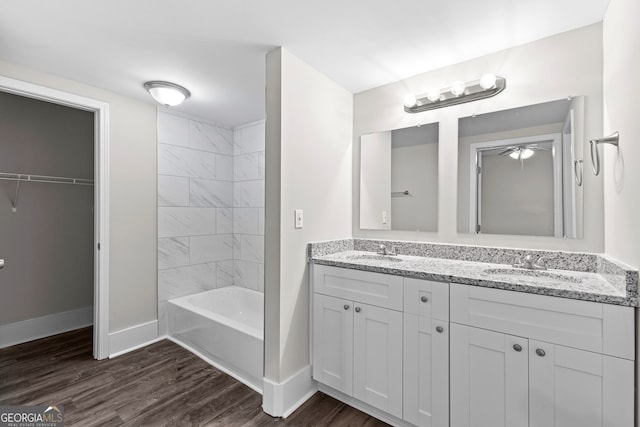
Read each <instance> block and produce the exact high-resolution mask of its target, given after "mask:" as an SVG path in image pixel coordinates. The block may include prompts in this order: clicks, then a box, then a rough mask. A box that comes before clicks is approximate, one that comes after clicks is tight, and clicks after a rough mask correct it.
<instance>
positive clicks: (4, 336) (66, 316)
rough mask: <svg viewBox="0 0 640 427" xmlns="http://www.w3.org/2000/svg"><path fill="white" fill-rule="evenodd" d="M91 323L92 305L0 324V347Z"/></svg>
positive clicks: (71, 329)
mask: <svg viewBox="0 0 640 427" xmlns="http://www.w3.org/2000/svg"><path fill="white" fill-rule="evenodd" d="M92 323H93V307H92V306H87V307H83V308H78V309H76V310H69V311H64V312H62V313H56V314H50V315H48V316H43V317H37V318H35V319H27V320H22V321H20V322H15V323H8V324H6V325H0V348H5V347H9V346H12V345H16V344H22V343H23V342H28V341H33V340H37V339H40V338H44V337H48V336H51V335H56V334H61V333H63V332H68V331H73V330H74V329H79V328H84V327H86V326H90V325H91V324H92Z"/></svg>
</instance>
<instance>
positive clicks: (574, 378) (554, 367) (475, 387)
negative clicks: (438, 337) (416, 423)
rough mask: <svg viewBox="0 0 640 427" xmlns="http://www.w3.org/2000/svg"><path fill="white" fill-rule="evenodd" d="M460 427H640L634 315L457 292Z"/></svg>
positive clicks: (454, 288) (477, 290) (456, 417)
mask: <svg viewBox="0 0 640 427" xmlns="http://www.w3.org/2000/svg"><path fill="white" fill-rule="evenodd" d="M450 298H451V322H452V323H451V344H450V354H451V359H450V363H451V366H450V372H451V383H450V387H451V426H452V427H462V426H465V427H466V426H480V427H482V426H487V427H488V426H491V427H500V426H505V427H520V426H523V427H525V426H529V427H553V426H557V427H573V426H576V427H578V426H579V427H591V426H593V427H613V426H621V427H626V426H628V427H631V426H633V421H634V402H633V396H634V361H633V360H634V357H635V353H634V350H635V349H634V313H633V309H632V308H630V307H621V306H612V305H607V304H600V303H594V302H587V301H577V300H569V299H563V298H556V297H548V296H542V295H534V294H525V293H519V292H511V291H504V290H495V289H489V288H481V287H473V286H466V285H456V284H452V285H451V288H450Z"/></svg>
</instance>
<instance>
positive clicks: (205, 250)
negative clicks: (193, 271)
mask: <svg viewBox="0 0 640 427" xmlns="http://www.w3.org/2000/svg"><path fill="white" fill-rule="evenodd" d="M189 240H190V241H189V247H190V255H191V256H190V263H191V264H199V263H203V262H215V261H224V260H230V259H233V246H232V245H233V235H231V234H216V235H212V236H192V237H191V238H190V239H189Z"/></svg>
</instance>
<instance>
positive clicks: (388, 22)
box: [0, 0, 608, 126]
mask: <svg viewBox="0 0 640 427" xmlns="http://www.w3.org/2000/svg"><path fill="white" fill-rule="evenodd" d="M607 5H608V0H536V1H531V0H482V1H473V0H444V1H436V0H348V1H345V0H316V1H311V0H227V1H221V0H181V1H178V0H102V1H95V0H94V1H89V0H55V1H51V0H2V4H1V5H0V60H4V61H8V62H12V63H16V64H21V65H25V66H28V67H30V68H35V69H38V70H41V71H44V72H47V73H51V74H56V75H60V76H63V77H66V78H69V79H73V80H76V81H80V82H84V83H87V84H90V85H93V86H97V87H101V88H104V89H107V90H110V91H113V92H117V93H120V94H123V95H126V96H129V97H132V98H137V99H140V100H144V101H147V102H151V101H150V98H149V95H148V94H147V93H146V92H145V91H144V89H143V88H142V84H143V83H144V82H145V81H147V80H168V81H172V82H174V83H178V84H181V85H183V86H186V87H187V88H188V89H189V90H190V91H191V93H192V97H191V98H190V99H189V100H187V101H186V102H185V103H184V104H182V105H181V106H180V107H178V108H177V110H179V111H182V112H184V113H187V114H192V115H196V116H199V117H203V118H205V119H208V120H210V121H214V122H216V123H220V124H223V125H227V126H236V125H239V124H243V123H248V122H251V121H255V120H259V119H262V118H264V91H265V88H264V86H265V76H264V73H265V71H264V68H265V67H264V56H265V53H266V52H268V51H269V50H271V49H273V48H274V47H277V46H284V47H286V48H287V49H288V50H289V51H290V52H292V53H293V54H294V55H296V56H298V57H299V58H301V59H303V60H304V61H306V62H307V63H309V64H310V65H311V66H313V67H314V68H315V69H317V70H318V71H320V72H322V73H324V74H326V75H327V76H329V77H330V78H332V79H333V80H335V81H336V82H338V83H339V84H340V85H342V86H343V87H345V88H346V89H348V90H349V91H351V92H353V93H358V92H361V91H363V90H366V89H370V88H373V87H376V86H380V85H383V84H386V83H390V82H393V81H397V80H400V79H403V78H406V77H409V76H412V75H415V74H419V73H422V72H426V71H429V70H433V69H436V68H440V67H443V66H446V65H451V64H454V63H457V62H460V61H463V60H467V59H471V58H475V57H478V56H482V55H485V54H487V53H490V52H495V51H498V50H502V49H505V48H508V47H511V46H516V45H519V44H523V43H526V42H529V41H533V40H537V39H540V38H543V37H547V36H549V35H552V34H557V33H560V32H564V31H568V30H571V29H574V28H578V27H582V26H585V25H589V24H592V23H595V22H599V21H601V20H602V18H603V15H604V11H605V10H606V7H607Z"/></svg>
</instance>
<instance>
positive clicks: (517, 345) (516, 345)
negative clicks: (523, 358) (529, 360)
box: [513, 344, 522, 351]
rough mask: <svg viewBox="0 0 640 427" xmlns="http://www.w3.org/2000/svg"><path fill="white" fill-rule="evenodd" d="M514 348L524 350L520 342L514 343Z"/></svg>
mask: <svg viewBox="0 0 640 427" xmlns="http://www.w3.org/2000/svg"><path fill="white" fill-rule="evenodd" d="M513 349H514V350H515V351H522V346H521V345H520V344H514V345H513Z"/></svg>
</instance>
